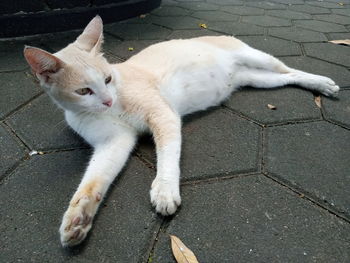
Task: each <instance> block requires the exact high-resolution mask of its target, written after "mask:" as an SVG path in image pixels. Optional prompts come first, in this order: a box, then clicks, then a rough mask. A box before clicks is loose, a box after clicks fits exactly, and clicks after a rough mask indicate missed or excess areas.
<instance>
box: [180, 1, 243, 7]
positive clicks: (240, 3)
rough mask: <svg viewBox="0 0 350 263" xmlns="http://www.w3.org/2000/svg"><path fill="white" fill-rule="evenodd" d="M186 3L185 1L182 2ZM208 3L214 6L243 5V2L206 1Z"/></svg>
mask: <svg viewBox="0 0 350 263" xmlns="http://www.w3.org/2000/svg"><path fill="white" fill-rule="evenodd" d="M183 1H186V0H183ZM207 2H208V3H213V4H216V5H224V6H226V5H244V1H241V0H234V1H232V0H207Z"/></svg>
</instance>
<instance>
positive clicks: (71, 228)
mask: <svg viewBox="0 0 350 263" xmlns="http://www.w3.org/2000/svg"><path fill="white" fill-rule="evenodd" d="M99 201H100V200H96V199H94V198H92V197H89V196H88V195H83V196H81V197H79V198H76V199H74V198H73V200H72V201H71V203H70V205H69V207H68V209H67V211H66V212H65V213H64V215H63V220H62V224H61V227H60V230H59V232H60V238H61V243H62V246H64V247H66V246H75V245H78V244H80V243H81V242H82V241H83V240H84V239H85V238H86V235H87V233H88V232H89V230H90V229H91V226H92V219H93V217H94V215H95V213H96V210H97V207H98V202H99Z"/></svg>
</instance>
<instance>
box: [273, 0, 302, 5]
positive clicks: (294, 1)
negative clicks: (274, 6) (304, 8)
mask: <svg viewBox="0 0 350 263" xmlns="http://www.w3.org/2000/svg"><path fill="white" fill-rule="evenodd" d="M272 2H275V3H281V4H287V5H299V4H304V0H272Z"/></svg>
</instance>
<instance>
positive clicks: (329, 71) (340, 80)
mask: <svg viewBox="0 0 350 263" xmlns="http://www.w3.org/2000/svg"><path fill="white" fill-rule="evenodd" d="M281 60H282V61H283V62H285V63H286V64H287V65H288V66H290V67H293V68H297V69H300V70H304V71H306V72H310V73H313V74H318V75H323V76H327V77H329V78H332V79H333V80H334V81H335V82H336V83H337V84H338V85H339V86H340V87H346V86H350V74H349V71H348V70H347V69H346V68H344V67H342V66H338V65H334V64H331V63H328V62H325V61H321V60H318V59H315V58H310V57H304V56H300V57H283V58H281Z"/></svg>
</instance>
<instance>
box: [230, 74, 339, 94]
mask: <svg viewBox="0 0 350 263" xmlns="http://www.w3.org/2000/svg"><path fill="white" fill-rule="evenodd" d="M234 78H235V81H237V83H238V85H239V86H251V87H255V88H275V87H282V86H285V85H289V84H291V85H298V86H301V87H303V88H306V89H309V90H314V91H317V92H320V93H322V94H324V95H326V96H335V95H337V93H338V91H339V87H338V86H337V85H336V84H335V83H334V81H333V80H331V79H330V78H327V77H323V76H319V75H314V74H310V73H306V72H302V71H298V70H295V71H294V72H291V73H276V72H271V71H267V70H258V69H248V68H245V69H242V70H240V71H239V72H238V73H236V74H235V76H234Z"/></svg>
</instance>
